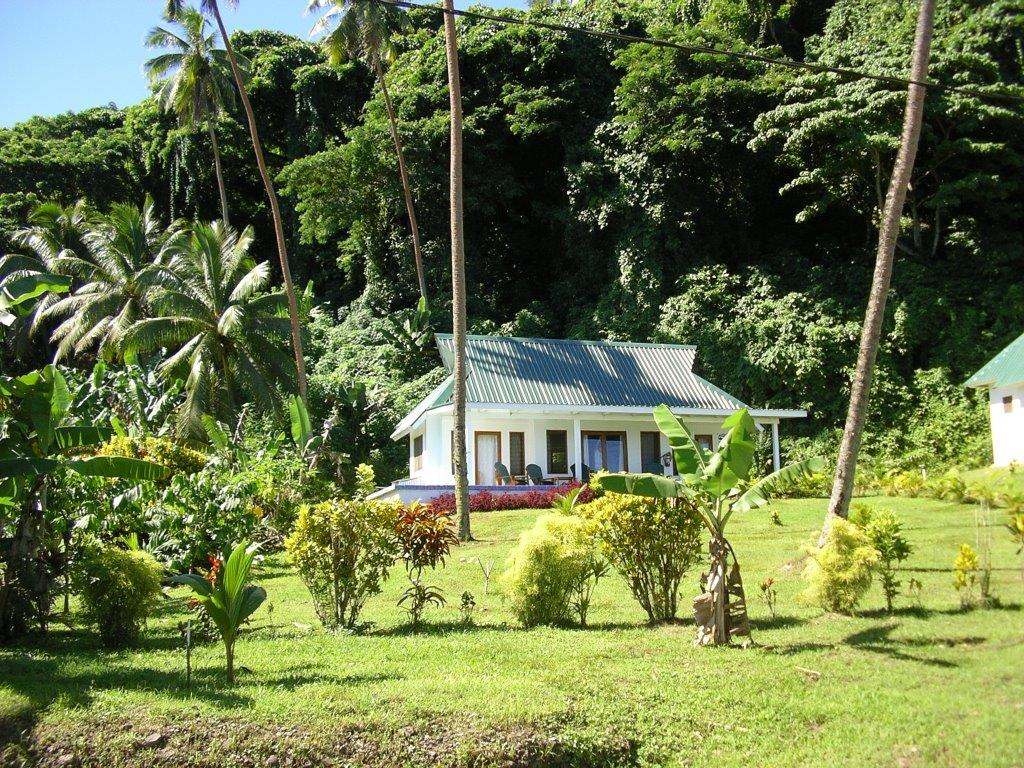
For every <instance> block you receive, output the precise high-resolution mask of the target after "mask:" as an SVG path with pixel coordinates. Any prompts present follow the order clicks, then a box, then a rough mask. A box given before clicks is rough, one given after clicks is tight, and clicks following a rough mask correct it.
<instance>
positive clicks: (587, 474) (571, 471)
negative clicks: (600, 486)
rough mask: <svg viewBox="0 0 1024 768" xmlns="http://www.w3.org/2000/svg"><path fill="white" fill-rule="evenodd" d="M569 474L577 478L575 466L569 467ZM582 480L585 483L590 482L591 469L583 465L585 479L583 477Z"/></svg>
mask: <svg viewBox="0 0 1024 768" xmlns="http://www.w3.org/2000/svg"><path fill="white" fill-rule="evenodd" d="M569 474H570V475H572V476H573V477H576V465H575V464H573V465H572V466H570V467H569ZM580 480H582V481H583V482H584V483H589V482H590V467H588V466H587V465H586V464H584V465H583V477H581V478H580Z"/></svg>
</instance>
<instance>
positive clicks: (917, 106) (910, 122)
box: [821, 0, 935, 543]
mask: <svg viewBox="0 0 1024 768" xmlns="http://www.w3.org/2000/svg"><path fill="white" fill-rule="evenodd" d="M934 16H935V0H922V2H921V8H920V10H919V11H918V17H917V31H916V33H915V37H914V50H913V54H912V59H911V65H910V80H911V85H910V88H909V91H908V93H907V107H906V111H905V112H904V115H903V135H902V139H901V141H900V149H899V152H898V153H897V155H896V164H895V166H894V167H893V172H892V178H891V179H890V180H889V190H888V192H887V193H886V196H885V207H884V208H883V211H882V224H881V228H880V229H879V233H878V251H877V253H876V255H875V272H874V276H873V277H872V280H871V291H870V293H869V294H868V306H867V311H866V312H865V315H864V327H863V329H862V331H861V339H860V351H859V352H858V354H857V367H856V369H855V370H854V376H853V385H852V386H851V388H850V408H849V411H848V412H847V415H846V425H845V427H844V428H843V439H842V442H841V443H840V445H839V457H838V460H837V461H836V475H835V480H834V482H833V484H832V496H831V498H830V500H829V504H828V513H827V514H826V516H825V524H824V526H822V530H821V542H822V543H824V541H825V539H826V537H827V536H828V530H829V527H830V526H831V523H832V520H833V519H834V518H836V517H846V516H847V515H848V514H849V511H850V497H851V496H852V495H853V480H854V475H855V474H856V470H857V455H858V453H859V452H860V441H861V436H862V434H863V432H864V421H865V419H866V417H867V411H868V395H869V394H870V392H871V375H872V372H873V369H874V367H875V358H876V356H877V355H878V343H879V340H880V339H881V335H882V321H883V320H884V319H885V302H886V296H887V294H888V293H889V282H890V280H891V278H892V265H893V257H894V256H895V253H896V238H897V237H898V236H899V232H900V216H901V215H902V213H903V204H904V203H905V202H906V199H907V188H908V187H909V186H910V177H911V174H912V173H913V171H914V160H915V158H916V156H917V144H918V139H919V138H920V137H921V118H922V115H923V113H924V97H925V91H926V88H925V86H924V85H921V84H920V83H923V82H924V81H925V80H926V79H927V77H928V57H929V54H930V52H931V42H932V27H933V19H934Z"/></svg>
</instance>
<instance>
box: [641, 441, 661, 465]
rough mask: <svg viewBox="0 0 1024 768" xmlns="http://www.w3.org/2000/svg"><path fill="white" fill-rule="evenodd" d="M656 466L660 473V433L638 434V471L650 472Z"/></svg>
mask: <svg viewBox="0 0 1024 768" xmlns="http://www.w3.org/2000/svg"><path fill="white" fill-rule="evenodd" d="M655 464H657V465H658V467H659V469H658V470H657V471H661V470H660V467H661V433H660V432H641V433H640V471H641V472H652V471H655V470H654V465H655Z"/></svg>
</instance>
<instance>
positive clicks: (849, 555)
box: [799, 518, 880, 614]
mask: <svg viewBox="0 0 1024 768" xmlns="http://www.w3.org/2000/svg"><path fill="white" fill-rule="evenodd" d="M806 552H807V554H808V559H807V564H806V565H805V566H804V571H803V577H804V580H805V581H806V582H807V587H806V589H805V590H804V591H803V592H802V593H801V594H800V598H799V599H800V600H801V601H802V602H805V603H808V604H811V605H817V606H820V607H821V608H824V609H825V610H826V611H833V612H835V613H847V614H849V613H853V611H854V609H855V608H856V607H857V604H858V603H859V602H860V601H861V599H862V598H863V597H864V595H865V593H866V592H867V591H868V589H869V588H870V587H871V579H872V575H873V574H874V571H875V569H876V568H877V567H878V562H879V559H880V557H879V554H878V550H877V549H875V548H874V546H872V544H871V541H870V539H868V537H867V535H866V534H865V533H864V531H862V530H861V529H860V528H859V527H858V526H857V525H855V524H854V523H851V522H850V521H849V520H844V519H842V518H837V519H836V520H834V521H833V523H832V527H831V528H830V529H829V533H828V537H827V538H826V540H825V544H824V545H823V546H821V547H818V546H816V545H810V546H808V547H807V548H806Z"/></svg>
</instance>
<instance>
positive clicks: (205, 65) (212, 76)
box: [145, 8, 235, 226]
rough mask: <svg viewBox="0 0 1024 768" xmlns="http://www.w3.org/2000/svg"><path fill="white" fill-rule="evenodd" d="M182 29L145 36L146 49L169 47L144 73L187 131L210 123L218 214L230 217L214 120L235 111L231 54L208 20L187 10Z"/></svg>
mask: <svg viewBox="0 0 1024 768" xmlns="http://www.w3.org/2000/svg"><path fill="white" fill-rule="evenodd" d="M178 20H179V24H180V29H179V30H178V31H175V30H173V29H167V28H166V27H153V29H151V30H150V32H149V35H148V36H147V37H146V46H147V47H148V48H163V49H169V50H168V52H167V53H162V54H160V55H159V56H156V57H154V58H152V59H150V60H149V61H147V62H146V65H145V71H146V74H147V75H148V76H149V79H150V81H151V82H152V83H153V84H154V85H156V87H157V90H156V93H157V96H158V98H159V99H160V105H161V106H162V107H163V108H164V109H165V110H166V111H168V112H173V113H174V114H175V115H177V117H178V123H179V124H180V125H182V126H185V127H187V128H192V129H195V128H198V127H199V126H200V125H202V124H204V123H205V125H206V130H207V132H208V133H209V135H210V144H211V146H212V147H213V169H214V171H215V173H216V176H217V190H218V192H219V193H220V211H221V217H222V218H223V219H224V223H225V224H227V225H228V226H231V223H230V220H229V218H228V195H227V189H226V187H225V186H224V174H223V172H222V170H221V163H220V147H219V146H218V145H217V131H216V122H217V117H218V115H220V114H221V113H222V112H223V111H224V109H225V107H234V105H235V89H234V82H233V80H232V77H231V63H230V62H229V61H228V58H227V52H226V51H225V50H224V49H223V48H219V47H217V43H218V39H217V33H216V32H213V33H207V27H206V17H205V16H203V14H201V13H200V12H199V11H197V10H195V9H194V8H185V9H183V10H182V12H181V14H180V16H179V17H178Z"/></svg>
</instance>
